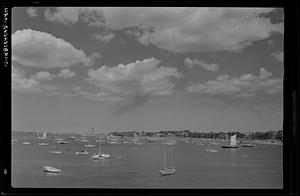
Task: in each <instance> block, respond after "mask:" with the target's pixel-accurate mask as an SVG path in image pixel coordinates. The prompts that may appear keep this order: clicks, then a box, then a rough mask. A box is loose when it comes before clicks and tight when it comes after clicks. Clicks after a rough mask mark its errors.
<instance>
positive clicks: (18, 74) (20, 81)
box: [12, 67, 42, 93]
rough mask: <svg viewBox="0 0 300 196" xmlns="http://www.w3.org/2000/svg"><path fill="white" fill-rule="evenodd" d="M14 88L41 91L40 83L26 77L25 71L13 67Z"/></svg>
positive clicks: (22, 90)
mask: <svg viewBox="0 0 300 196" xmlns="http://www.w3.org/2000/svg"><path fill="white" fill-rule="evenodd" d="M12 88H13V89H14V90H17V91H21V92H31V93H33V92H41V90H42V89H41V86H40V83H39V82H38V81H36V80H34V79H32V78H26V76H25V72H22V71H20V70H18V69H16V68H15V67H12Z"/></svg>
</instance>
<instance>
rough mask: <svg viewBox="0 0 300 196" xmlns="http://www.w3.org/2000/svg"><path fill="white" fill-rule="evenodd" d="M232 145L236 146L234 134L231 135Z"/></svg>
mask: <svg viewBox="0 0 300 196" xmlns="http://www.w3.org/2000/svg"><path fill="white" fill-rule="evenodd" d="M230 145H231V146H235V145H236V135H233V136H231V137H230Z"/></svg>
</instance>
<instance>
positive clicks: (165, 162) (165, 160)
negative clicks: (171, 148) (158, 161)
mask: <svg viewBox="0 0 300 196" xmlns="http://www.w3.org/2000/svg"><path fill="white" fill-rule="evenodd" d="M164 167H165V169H166V168H167V152H166V145H165V146H164Z"/></svg>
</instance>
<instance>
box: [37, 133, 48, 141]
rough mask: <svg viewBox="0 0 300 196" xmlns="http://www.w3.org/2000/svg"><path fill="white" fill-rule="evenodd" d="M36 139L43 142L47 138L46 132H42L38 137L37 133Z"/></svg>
mask: <svg viewBox="0 0 300 196" xmlns="http://www.w3.org/2000/svg"><path fill="white" fill-rule="evenodd" d="M37 136H38V139H41V140H45V139H46V138H47V132H43V135H42V136H40V134H39V132H37Z"/></svg>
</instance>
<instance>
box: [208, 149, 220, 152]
mask: <svg viewBox="0 0 300 196" xmlns="http://www.w3.org/2000/svg"><path fill="white" fill-rule="evenodd" d="M206 152H218V151H217V150H215V149H207V150H206Z"/></svg>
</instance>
